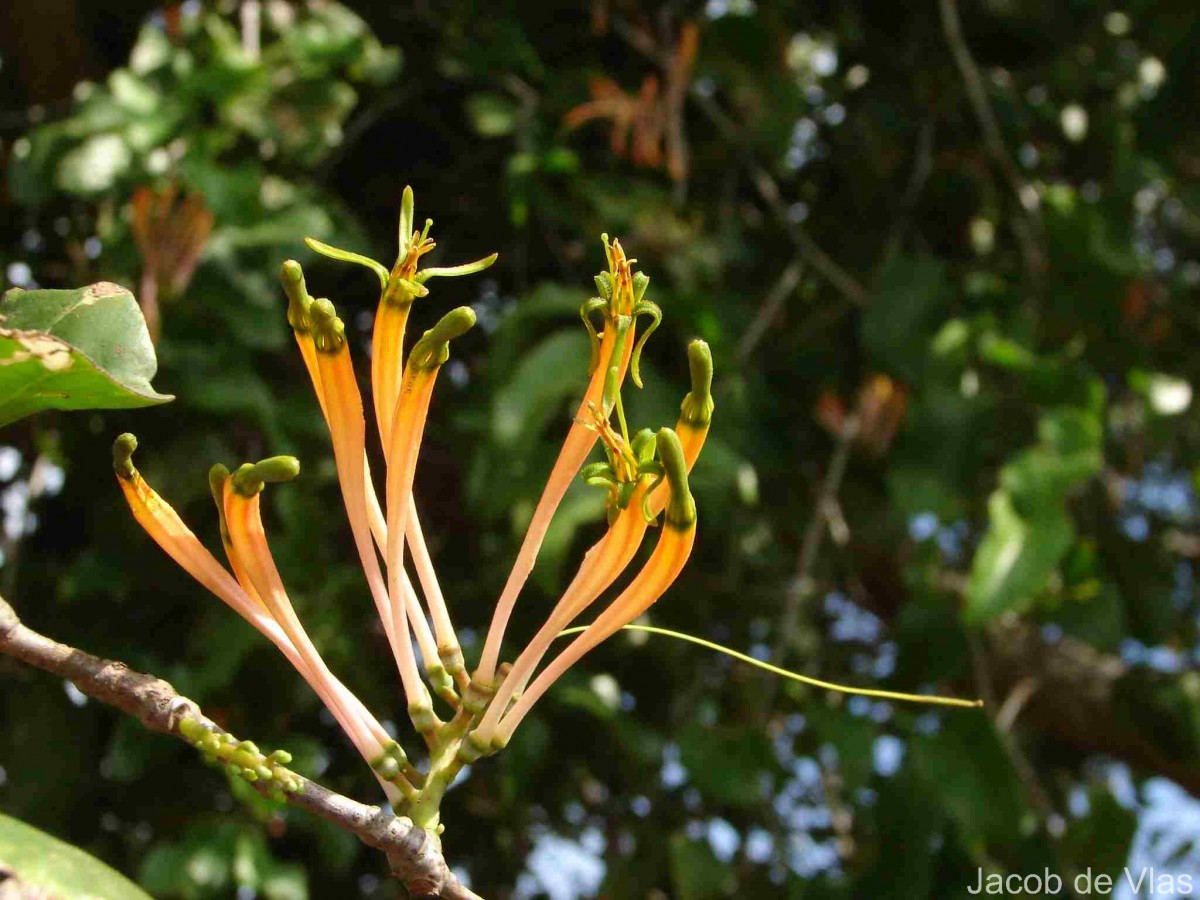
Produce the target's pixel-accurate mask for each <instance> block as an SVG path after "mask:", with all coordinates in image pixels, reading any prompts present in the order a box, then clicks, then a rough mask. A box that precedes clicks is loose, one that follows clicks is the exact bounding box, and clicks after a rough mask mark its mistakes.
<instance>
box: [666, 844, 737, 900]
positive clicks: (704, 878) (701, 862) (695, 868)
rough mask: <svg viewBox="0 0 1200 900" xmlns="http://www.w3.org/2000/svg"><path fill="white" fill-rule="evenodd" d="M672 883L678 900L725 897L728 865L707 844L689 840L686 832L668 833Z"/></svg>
mask: <svg viewBox="0 0 1200 900" xmlns="http://www.w3.org/2000/svg"><path fill="white" fill-rule="evenodd" d="M670 854H671V885H672V886H673V887H674V888H675V896H676V897H678V898H679V900H704V898H706V897H727V896H729V892H727V891H726V882H727V881H728V880H729V879H730V878H731V876H732V874H733V873H732V872H731V871H730V870H729V867H728V866H726V865H725V864H724V863H722V862H721V861H720V860H718V859H717V858H716V857H715V856H714V855H713V852H712V849H711V848H710V847H709V846H708V844H706V843H702V842H700V841H693V840H689V839H688V837H687V836H686V835H683V834H674V835H672V836H671V848H670Z"/></svg>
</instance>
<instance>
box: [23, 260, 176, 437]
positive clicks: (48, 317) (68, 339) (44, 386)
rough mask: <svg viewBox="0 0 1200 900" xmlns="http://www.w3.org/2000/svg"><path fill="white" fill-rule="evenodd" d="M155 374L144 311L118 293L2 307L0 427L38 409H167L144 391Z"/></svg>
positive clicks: (32, 295) (99, 288) (93, 292)
mask: <svg viewBox="0 0 1200 900" xmlns="http://www.w3.org/2000/svg"><path fill="white" fill-rule="evenodd" d="M157 368H158V363H157V361H156V359H155V357H154V345H153V344H151V343H150V335H149V333H148V332H147V331H146V323H145V321H143V319H142V311H141V309H140V308H139V307H138V304H137V301H136V300H135V299H134V297H133V294H131V293H130V292H129V291H127V290H126V289H125V288H123V287H120V286H119V285H115V284H109V283H108V282H100V283H99V284H93V285H89V286H88V287H84V288H77V289H75V290H66V291H23V290H20V289H13V290H11V291H8V292H7V293H6V294H5V295H4V298H3V299H0V425H7V424H8V423H9V422H13V421H15V420H17V419H20V418H23V417H24V416H28V415H31V414H32V413H35V412H39V411H40V410H43V409H130V408H133V407H138V406H153V405H155V404H158V403H166V402H168V401H169V400H172V399H174V398H172V397H171V396H170V395H168V394H160V393H158V392H156V391H155V390H154V388H153V387H151V385H150V379H151V378H153V377H154V373H155V371H156V369H157Z"/></svg>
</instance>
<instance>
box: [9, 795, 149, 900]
mask: <svg viewBox="0 0 1200 900" xmlns="http://www.w3.org/2000/svg"><path fill="white" fill-rule="evenodd" d="M0 863H3V864H4V866H5V867H7V868H8V869H11V870H12V872H13V876H12V877H13V878H15V879H16V882H17V887H18V892H19V889H20V888H21V887H24V888H27V889H29V890H28V894H29V896H34V894H35V893H37V895H38V896H41V892H45V893H46V894H47V895H52V896H55V897H70V898H72V900H150V896H149V895H148V894H146V893H143V892H142V891H141V890H139V889H138V887H137V886H136V885H135V884H134V883H133V882H132V881H130V880H129V879H127V878H126V877H125V876H123V875H121V874H120V873H119V872H116V871H114V870H113V869H110V868H109V867H108V866H106V865H105V864H104V863H102V862H100V860H98V859H96V858H95V857H93V856H90V855H88V854H87V853H84V852H83V851H82V850H80V849H79V848H78V847H73V846H71V845H70V844H67V843H65V842H63V841H60V840H59V839H58V838H55V837H51V836H50V835H48V834H46V833H45V832H42V831H38V830H37V829H36V828H33V827H31V826H29V825H26V824H25V823H24V822H18V821H17V820H16V819H10V818H9V817H8V816H5V815H2V814H0ZM34 888H40V889H41V891H35V890H33V889H34Z"/></svg>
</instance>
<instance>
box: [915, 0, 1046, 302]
mask: <svg viewBox="0 0 1200 900" xmlns="http://www.w3.org/2000/svg"><path fill="white" fill-rule="evenodd" d="M938 8H939V10H940V12H941V18H942V31H943V32H944V33H945V35H946V43H947V44H949V46H950V54H951V55H952V56H953V57H954V64H955V66H956V67H957V68H958V72H959V75H961V76H962V80H963V86H964V87H965V88H966V91H967V98H968V99H969V100H970V102H971V108H972V109H973V110H974V113H975V118H976V119H977V120H978V121H979V128H980V130H981V131H982V132H983V144H984V147H986V148H987V151H988V154H989V155H990V156H991V157H992V161H993V163H995V165H996V167H997V168H998V169H999V170H1000V174H1001V175H1002V176H1003V178H1004V180H1005V181H1006V182H1007V183H1008V186H1009V189H1010V190H1011V191H1012V193H1013V197H1014V198H1015V199H1016V201H1017V210H1018V212H1017V215H1015V216H1013V217H1012V229H1013V234H1014V236H1015V237H1016V239H1017V246H1018V248H1019V249H1020V252H1021V258H1022V261H1023V262H1024V264H1025V270H1026V273H1027V275H1028V277H1029V280H1030V282H1031V283H1032V285H1033V286H1034V287H1038V286H1040V285H1041V282H1042V273H1043V271H1044V269H1045V260H1044V258H1043V254H1042V250H1041V247H1040V246H1039V242H1038V235H1039V233H1040V231H1041V221H1040V219H1039V218H1038V215H1037V206H1036V198H1034V200H1033V202H1032V203H1031V202H1030V199H1029V197H1028V185H1026V184H1025V181H1024V179H1023V178H1021V174H1020V173H1019V172H1018V171H1017V167H1016V164H1015V163H1013V160H1012V156H1011V154H1009V152H1008V148H1007V147H1006V146H1005V144H1004V136H1003V135H1002V134H1001V133H1000V125H999V123H998V122H997V121H996V114H995V112H994V111H993V110H992V105H991V103H990V102H989V101H988V96H987V89H986V87H985V86H984V82H983V76H982V75H981V74H980V72H979V66H977V65H976V63H975V58H974V57H973V56H972V55H971V49H970V48H969V47H968V46H967V42H966V39H965V38H964V37H963V32H962V20H961V19H960V18H959V15H958V3H957V0H938Z"/></svg>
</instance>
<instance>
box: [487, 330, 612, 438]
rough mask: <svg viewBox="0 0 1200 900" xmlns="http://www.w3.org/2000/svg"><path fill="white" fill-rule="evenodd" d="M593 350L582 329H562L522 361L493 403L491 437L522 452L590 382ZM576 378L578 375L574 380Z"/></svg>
mask: <svg viewBox="0 0 1200 900" xmlns="http://www.w3.org/2000/svg"><path fill="white" fill-rule="evenodd" d="M589 354H590V350H589V349H588V339H587V335H586V334H584V333H583V329H582V328H580V329H578V330H573V331H557V332H555V333H554V334H552V335H550V336H549V337H548V338H546V339H545V340H543V341H542V342H541V343H540V344H538V345H537V346H536V347H534V348H533V349H531V350H529V351H527V352H526V353H525V354H524V355H523V356H522V357H521V359H520V361H519V362H517V364H516V366H515V368H514V369H513V371H512V373H511V375H509V377H508V378H507V380H506V382H505V384H504V386H503V387H502V388H500V390H498V391H497V392H496V399H495V402H494V403H493V405H492V421H491V426H492V427H491V430H492V438H493V439H494V440H495V442H496V443H497V444H498V445H500V446H502V447H511V448H517V447H520V446H521V445H524V444H527V443H528V442H529V441H530V440H532V439H533V438H535V437H536V436H537V434H538V433H539V432H540V431H541V429H542V428H544V427H545V426H546V424H547V423H548V422H549V421H550V420H551V419H552V418H553V417H554V414H555V413H556V412H559V411H563V412H564V415H563V416H562V419H563V420H567V415H569V414H566V413H565V410H564V406H565V404H566V401H567V400H568V399H569V398H572V397H574V396H576V395H577V394H578V393H582V390H583V387H584V386H585V384H586V377H587V375H586V370H587V361H588V358H589ZM572 376H574V377H572Z"/></svg>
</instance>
